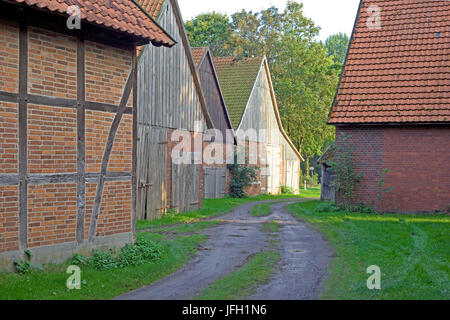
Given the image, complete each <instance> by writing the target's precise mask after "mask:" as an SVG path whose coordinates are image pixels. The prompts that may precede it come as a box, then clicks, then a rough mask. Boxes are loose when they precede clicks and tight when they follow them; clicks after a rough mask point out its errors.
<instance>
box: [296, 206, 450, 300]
mask: <svg viewBox="0 0 450 320" xmlns="http://www.w3.org/2000/svg"><path fill="white" fill-rule="evenodd" d="M331 208H332V207H330V204H329V203H321V202H320V201H310V202H304V203H297V204H293V205H290V206H288V210H290V211H291V212H292V213H293V214H294V215H295V216H296V217H298V218H300V219H302V220H304V221H307V222H309V223H310V224H312V225H313V226H314V227H315V228H317V229H318V230H320V231H321V232H322V233H323V234H324V235H325V237H326V238H327V240H328V241H329V243H330V245H331V246H332V247H333V248H334V250H335V253H336V255H337V257H336V258H334V259H333V260H332V262H331V265H330V269H329V271H330V277H329V279H328V282H327V286H326V289H325V291H324V293H323V296H322V298H324V299H445V300H448V299H450V217H449V216H446V215H443V214H440V215H403V214H385V215H377V214H360V213H347V212H342V211H337V212H333V210H331ZM330 211H331V212H330ZM371 265H377V266H379V267H380V269H381V290H368V289H367V286H366V281H367V279H368V277H369V276H370V275H369V274H367V273H366V270H367V267H369V266H371Z"/></svg>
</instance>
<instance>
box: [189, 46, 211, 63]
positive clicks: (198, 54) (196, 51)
mask: <svg viewBox="0 0 450 320" xmlns="http://www.w3.org/2000/svg"><path fill="white" fill-rule="evenodd" d="M191 49H192V56H193V57H194V62H195V65H196V66H197V67H198V65H199V63H200V60H202V58H203V56H204V55H205V53H206V50H207V49H208V48H206V47H200V48H191Z"/></svg>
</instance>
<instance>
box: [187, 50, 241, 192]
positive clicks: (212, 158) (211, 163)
mask: <svg viewBox="0 0 450 320" xmlns="http://www.w3.org/2000/svg"><path fill="white" fill-rule="evenodd" d="M192 54H193V57H194V61H195V64H196V66H197V71H198V73H199V76H200V82H201V84H202V88H203V92H204V95H205V100H206V105H207V108H208V112H209V114H210V116H211V120H212V123H213V127H214V128H213V129H211V130H209V131H208V134H206V135H205V137H204V139H203V141H204V144H203V150H204V159H203V177H204V178H203V181H204V183H203V197H204V198H205V199H212V198H223V197H225V195H227V194H228V193H229V185H230V179H231V177H230V173H229V171H228V169H227V162H229V161H227V160H233V152H234V145H235V136H234V131H233V126H232V124H231V120H230V117H229V115H228V111H227V108H226V105H225V99H224V98H223V94H222V89H221V88H220V84H219V79H218V77H217V72H216V68H215V67H214V61H213V57H212V55H211V52H210V50H209V49H208V48H192ZM230 158H231V159H230Z"/></svg>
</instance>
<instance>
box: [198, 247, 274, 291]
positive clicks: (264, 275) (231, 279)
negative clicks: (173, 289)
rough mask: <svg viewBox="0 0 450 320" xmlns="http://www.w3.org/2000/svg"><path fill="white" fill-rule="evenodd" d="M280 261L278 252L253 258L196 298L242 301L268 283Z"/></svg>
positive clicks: (270, 252)
mask: <svg viewBox="0 0 450 320" xmlns="http://www.w3.org/2000/svg"><path fill="white" fill-rule="evenodd" d="M279 260H280V253H279V252H277V251H266V252H261V253H257V254H255V255H254V256H252V257H251V258H250V259H249V260H248V261H247V263H245V264H244V265H243V266H242V267H241V268H240V269H238V270H236V271H234V272H232V273H230V274H228V275H226V276H225V277H222V278H220V279H219V280H217V281H215V282H213V283H212V284H210V285H209V286H208V287H207V288H206V289H204V290H203V291H202V292H200V294H199V295H198V296H197V297H196V298H195V299H197V300H240V299H245V298H247V297H248V296H250V295H252V294H253V293H254V292H255V290H256V288H257V287H258V286H259V285H261V284H263V283H265V282H267V281H268V280H269V278H270V276H271V275H272V273H273V269H274V268H275V266H276V264H277V263H278V261H279Z"/></svg>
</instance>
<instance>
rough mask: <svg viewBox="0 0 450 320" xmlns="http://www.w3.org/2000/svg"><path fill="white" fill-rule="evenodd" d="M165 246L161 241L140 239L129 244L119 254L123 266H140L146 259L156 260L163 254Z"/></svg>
mask: <svg viewBox="0 0 450 320" xmlns="http://www.w3.org/2000/svg"><path fill="white" fill-rule="evenodd" d="M162 253H163V248H162V246H161V245H160V244H159V243H156V242H154V241H150V240H144V239H142V240H138V241H137V242H136V244H135V245H132V244H129V245H126V246H125V247H123V248H122V250H121V251H120V254H119V264H120V266H121V267H126V266H138V265H141V264H144V263H145V262H146V261H151V260H156V259H159V258H160V257H161V256H162Z"/></svg>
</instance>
